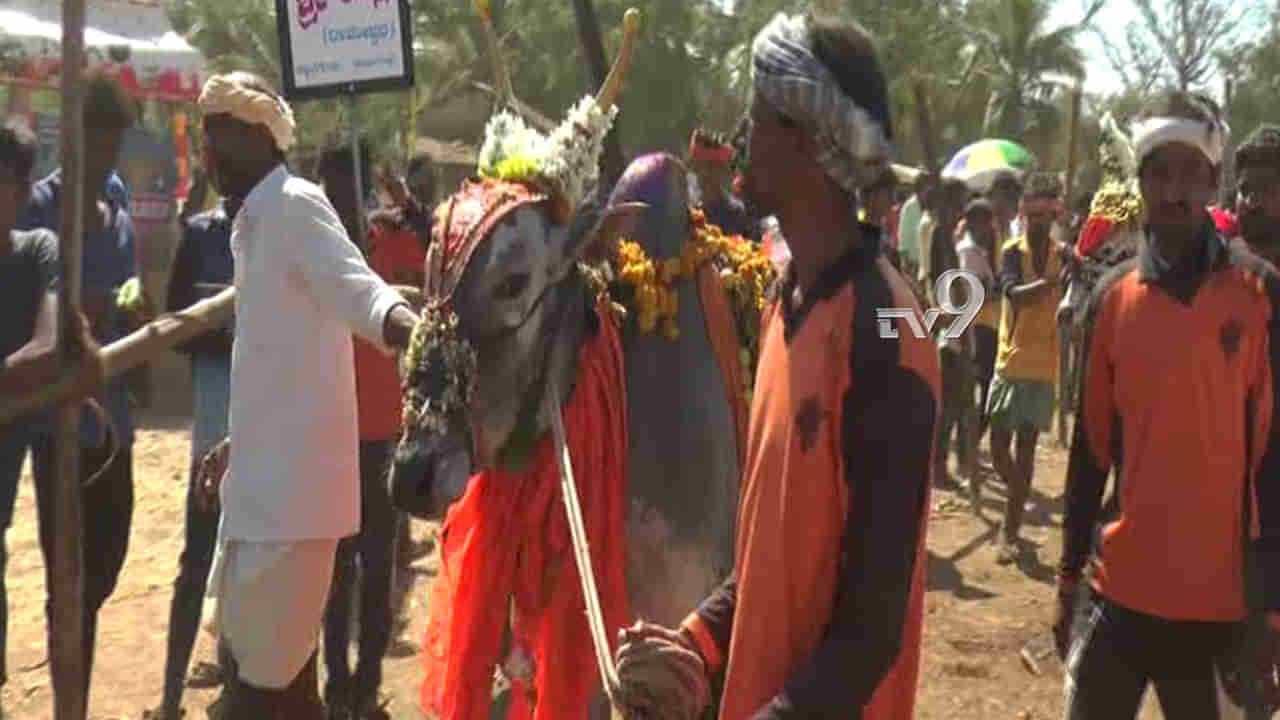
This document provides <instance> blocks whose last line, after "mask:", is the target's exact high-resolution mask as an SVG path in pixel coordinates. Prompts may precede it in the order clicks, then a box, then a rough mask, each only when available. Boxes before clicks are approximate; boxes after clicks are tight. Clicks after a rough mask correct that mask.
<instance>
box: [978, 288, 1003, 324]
mask: <svg viewBox="0 0 1280 720" xmlns="http://www.w3.org/2000/svg"><path fill="white" fill-rule="evenodd" d="M974 323H976V324H977V325H978V327H989V328H991V329H992V330H999V329H1000V296H999V295H995V294H994V293H993V294H992V295H988V296H987V299H986V300H984V301H983V302H982V309H981V310H979V311H978V317H977V318H975V319H974Z"/></svg>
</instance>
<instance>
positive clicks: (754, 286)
mask: <svg viewBox="0 0 1280 720" xmlns="http://www.w3.org/2000/svg"><path fill="white" fill-rule="evenodd" d="M634 12H635V11H630V12H629V13H628V22H627V24H626V26H625V27H626V32H625V34H624V40H623V45H622V50H621V53H620V56H619V59H618V62H617V64H616V65H615V67H614V70H613V72H612V73H611V74H610V77H609V80H608V81H607V82H606V85H605V88H604V89H602V90H601V92H600V94H599V96H597V97H596V98H594V99H593V98H590V97H586V98H584V99H583V100H582V101H581V102H579V103H578V104H577V105H575V106H574V107H573V109H572V110H571V111H570V112H569V114H568V117H567V118H566V120H565V121H564V122H563V123H562V124H561V125H560V126H559V127H558V128H557V129H556V130H555V131H553V132H552V133H551V134H550V135H549V136H546V137H543V136H541V135H540V134H539V133H537V132H536V131H534V130H532V129H530V128H528V127H527V126H526V125H525V124H524V122H523V121H522V120H521V119H520V118H519V117H518V116H516V115H513V114H511V113H508V112H506V111H502V112H499V113H497V114H496V115H495V116H494V117H492V118H491V119H490V121H489V123H488V125H487V127H486V136H485V141H484V145H483V147H482V149H481V153H480V158H479V174H480V176H481V179H478V180H469V181H467V182H465V183H464V184H463V186H462V187H461V189H460V190H459V191H458V192H456V193H454V194H453V195H452V196H451V197H450V198H448V199H447V200H446V201H444V202H443V203H441V204H440V205H439V206H438V207H437V209H436V213H435V218H434V223H433V238H432V243H431V248H430V251H429V255H428V260H427V278H426V286H425V290H424V295H425V300H426V304H425V307H424V309H423V311H422V316H421V319H420V322H419V324H418V327H417V329H416V331H415V333H414V339H413V342H412V343H411V348H410V351H409V352H408V353H407V354H406V357H405V361H404V364H405V371H406V375H405V378H406V379H405V413H406V417H405V430H404V434H403V436H402V438H401V440H400V443H399V445H398V448H397V450H396V453H395V456H394V460H393V463H392V468H391V471H390V478H389V482H390V484H391V487H392V492H393V495H394V497H395V498H396V500H397V503H399V504H400V505H401V506H402V507H404V508H406V509H408V510H409V511H411V512H413V513H414V514H416V515H418V516H420V517H439V516H440V515H442V514H443V515H444V521H443V526H442V531H441V567H440V571H439V574H438V576H437V578H436V580H435V582H434V584H433V586H432V590H431V593H432V598H431V601H430V602H431V604H430V618H429V621H428V628H427V632H426V641H425V643H424V647H423V654H424V664H425V680H424V683H423V687H422V701H423V706H424V710H425V711H426V712H427V713H428V714H429V715H434V716H437V717H440V718H444V719H446V720H453V719H455V718H480V717H484V716H486V714H487V712H488V710H489V708H490V697H491V693H492V691H493V684H492V678H493V675H494V671H495V667H499V668H500V669H501V671H502V673H503V674H504V675H506V677H507V678H508V679H509V680H510V681H511V709H510V711H509V714H508V715H507V717H513V718H557V719H560V718H587V717H603V716H605V713H607V712H608V704H607V703H606V702H604V697H603V694H602V689H605V687H606V686H605V685H604V684H603V683H602V682H601V678H600V674H602V673H596V672H593V670H592V667H591V664H590V661H591V655H592V653H593V644H592V640H593V636H592V634H591V630H590V629H589V627H588V620H587V618H586V617H584V615H585V613H584V610H585V609H587V608H588V607H590V606H591V604H592V602H593V601H594V598H591V597H590V593H584V590H583V587H582V584H581V583H580V581H581V580H582V579H583V578H582V577H580V576H579V572H578V567H577V566H576V565H575V552H582V551H583V550H584V548H582V547H579V545H580V544H579V543H575V541H574V537H573V536H572V532H571V531H574V528H573V527H570V526H571V525H572V524H573V522H572V513H570V515H569V519H566V514H565V511H564V508H563V507H562V505H561V503H562V501H565V500H567V499H568V498H566V497H565V496H564V495H563V494H562V488H563V487H565V485H564V484H562V483H561V482H560V480H561V479H562V478H563V476H564V474H565V472H566V470H567V467H566V465H567V466H568V467H571V472H572V475H573V476H574V477H576V491H574V493H576V495H577V496H578V497H576V498H575V499H576V500H580V506H581V517H582V525H583V526H585V534H586V540H587V542H586V543H585V545H587V546H589V551H590V562H591V565H590V567H591V571H592V572H591V577H592V578H593V579H594V582H595V584H596V587H597V588H598V606H599V608H600V610H601V613H602V615H603V621H604V622H603V624H604V626H605V628H604V629H605V631H606V632H607V634H608V637H609V640H610V641H612V639H613V637H614V636H615V635H616V633H617V631H618V629H620V628H622V627H624V626H626V625H628V624H630V623H631V622H633V621H634V619H635V618H637V617H644V618H646V619H652V620H654V621H657V622H662V623H667V624H676V623H678V622H679V621H680V619H681V617H682V614H683V613H684V612H685V611H687V609H688V608H689V607H692V606H694V605H695V604H696V603H697V602H698V601H699V600H701V599H702V598H703V597H705V595H706V594H707V593H709V592H710V590H711V589H712V588H713V587H715V585H716V584H717V583H718V582H719V580H721V579H722V578H723V576H724V575H726V574H727V573H728V571H729V570H730V568H731V566H732V562H733V556H732V550H733V548H732V543H733V537H734V518H735V510H736V502H737V490H738V476H739V466H740V464H741V458H742V453H743V447H744V443H745V440H744V438H743V437H742V436H743V434H744V432H745V420H746V407H745V393H746V383H745V382H744V377H749V372H750V369H751V366H752V363H753V362H754V360H753V355H752V354H751V353H750V352H747V353H745V355H743V354H742V353H741V352H740V351H741V350H743V349H745V348H744V343H743V342H741V341H740V340H739V338H741V337H746V338H748V339H750V337H751V335H752V333H753V328H754V327H755V326H754V325H753V323H752V321H753V319H754V318H757V317H758V309H757V308H758V307H759V306H761V305H762V304H763V297H762V290H763V287H764V285H765V283H766V282H767V281H768V277H767V271H768V270H770V269H771V267H770V266H769V264H768V262H767V260H766V259H765V258H764V257H763V256H762V255H760V254H759V252H758V251H755V250H754V248H753V247H752V246H750V245H749V244H748V243H745V242H743V241H741V240H740V239H734V238H725V237H723V236H722V235H721V234H720V233H719V232H718V231H717V229H716V228H714V227H713V226H710V225H708V224H707V223H706V222H705V219H704V218H703V217H702V216H701V215H700V214H699V213H697V212H695V211H691V210H690V207H689V201H688V197H687V195H686V192H687V190H686V188H687V184H686V181H685V177H686V170H685V168H684V167H683V166H682V165H681V164H680V163H679V161H678V160H676V159H675V158H673V157H671V156H666V155H655V156H647V157H644V158H641V159H639V160H637V161H635V162H634V163H632V165H631V166H630V167H629V168H628V169H627V171H626V172H625V173H624V175H623V177H622V179H621V180H620V181H619V183H618V185H617V187H616V188H615V189H614V191H613V194H612V196H611V197H606V196H605V195H604V194H603V193H601V192H598V191H596V190H595V189H593V187H594V186H595V185H596V183H597V169H596V168H597V159H598V156H599V154H600V151H601V147H602V145H603V140H604V137H605V135H606V133H607V132H608V130H609V127H610V125H611V122H612V119H613V117H614V115H615V113H616V112H617V109H616V107H614V106H613V99H614V97H615V95H616V93H617V88H618V84H619V81H620V77H621V73H622V72H623V71H624V69H625V66H626V61H627V53H628V52H629V47H630V37H631V32H632V31H633V30H634V19H635V17H634V15H633V13H634ZM499 72H500V74H501V72H502V70H501V68H499ZM499 84H500V85H502V84H504V83H503V81H502V80H501V79H500V81H499ZM508 87H509V86H508ZM624 234H628V235H629V236H630V237H629V239H628V240H625V241H623V240H622V237H623V235H624ZM601 259H603V260H604V261H605V262H596V263H594V264H592V263H589V262H587V261H589V260H596V261H598V260H601ZM753 310H755V311H754V312H753ZM561 408H562V410H561ZM561 429H563V438H561V433H560V430H561ZM553 436H554V438H553ZM553 440H554V441H553ZM561 441H563V445H564V447H563V448H561V447H560V445H561ZM562 451H563V452H562ZM566 454H567V457H566ZM566 459H567V460H568V462H567V463H565V464H562V462H563V461H564V460H566ZM596 638H597V639H598V634H597V636H596ZM597 655H598V656H599V653H597Z"/></svg>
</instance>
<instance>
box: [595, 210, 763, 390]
mask: <svg viewBox="0 0 1280 720" xmlns="http://www.w3.org/2000/svg"><path fill="white" fill-rule="evenodd" d="M690 213H691V218H690V219H691V221H692V225H693V237H692V238H691V240H690V241H689V242H686V243H685V244H684V246H683V247H682V248H681V250H680V254H679V255H678V256H675V257H670V258H666V259H664V260H654V259H652V258H650V257H649V256H648V254H647V253H645V251H644V249H643V248H642V247H640V245H639V243H636V242H632V241H630V240H625V239H623V240H620V241H619V242H618V244H617V247H616V248H615V253H614V258H613V263H612V265H613V268H614V270H615V271H614V272H613V273H611V274H612V275H613V277H614V278H616V281H617V282H616V283H615V285H620V286H621V287H616V288H615V290H616V295H618V296H620V297H622V298H624V306H627V307H628V309H629V310H632V311H634V312H635V314H636V322H637V325H638V327H639V328H640V331H641V332H645V333H648V332H654V331H655V330H660V331H661V332H662V334H663V336H664V337H666V338H667V339H669V340H676V339H678V338H679V337H680V327H679V325H678V324H677V321H676V318H677V312H678V310H679V302H678V293H677V287H676V283H678V282H679V281H680V280H682V279H685V278H692V277H693V276H694V275H695V274H696V273H697V272H698V270H699V269H700V268H702V266H703V265H705V264H706V263H708V262H711V263H714V267H716V269H717V270H718V271H719V276H720V283H721V285H722V286H723V287H724V289H725V290H726V292H727V293H728V297H729V300H730V305H731V306H732V308H733V315H734V322H735V324H736V326H737V330H738V339H739V342H740V343H741V347H740V349H739V356H738V360H739V362H740V363H741V364H742V369H743V374H744V378H745V382H746V383H747V388H746V390H747V394H748V397H750V393H751V387H752V385H753V384H754V381H755V370H756V364H757V363H758V362H759V345H760V319H761V315H762V313H763V311H764V307H765V302H766V299H767V297H768V290H769V288H770V287H771V286H772V285H773V282H774V280H775V278H776V275H777V271H776V270H775V268H774V266H773V263H771V262H770V261H769V257H768V256H767V255H766V254H765V253H764V251H763V250H762V249H761V248H760V247H759V246H757V245H756V244H755V243H752V242H751V241H750V240H748V239H746V238H744V237H742V236H740V235H725V234H724V233H723V232H722V231H721V230H720V228H719V227H718V226H716V225H713V224H711V223H709V222H707V218H706V214H705V213H703V211H702V210H701V209H693V210H691V211H690Z"/></svg>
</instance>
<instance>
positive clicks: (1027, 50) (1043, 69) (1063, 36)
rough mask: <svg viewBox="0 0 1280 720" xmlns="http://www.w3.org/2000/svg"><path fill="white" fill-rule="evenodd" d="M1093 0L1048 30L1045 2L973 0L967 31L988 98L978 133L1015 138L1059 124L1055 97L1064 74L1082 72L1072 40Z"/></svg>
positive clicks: (1089, 13) (1093, 11)
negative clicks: (1073, 19)
mask: <svg viewBox="0 0 1280 720" xmlns="http://www.w3.org/2000/svg"><path fill="white" fill-rule="evenodd" d="M1102 4H1103V0H1094V2H1093V4H1092V5H1091V7H1090V8H1089V9H1088V10H1087V11H1086V12H1085V15H1084V17H1083V18H1082V19H1081V20H1080V22H1078V23H1074V24H1071V25H1065V26H1062V27H1058V28H1053V29H1049V28H1048V27H1047V25H1048V22H1049V11H1050V5H1051V3H1050V1H1049V0H978V2H975V3H974V4H973V5H971V6H970V17H969V21H968V23H966V25H967V26H968V29H969V31H970V35H971V36H972V37H973V38H974V39H975V42H976V44H977V46H978V49H979V51H980V52H981V53H982V55H981V57H982V59H983V72H984V73H985V74H987V76H988V78H989V81H990V86H991V96H990V101H989V102H988V105H987V112H986V118H985V120H984V123H983V126H984V129H983V134H984V135H987V136H992V135H1001V136H1005V137H1010V138H1020V137H1023V136H1025V135H1027V134H1028V133H1030V132H1038V133H1045V132H1047V131H1049V130H1050V129H1051V128H1053V127H1056V123H1059V122H1061V119H1060V118H1059V117H1058V114H1059V113H1058V109H1057V106H1056V104H1055V97H1056V95H1057V94H1058V92H1059V91H1060V90H1061V89H1062V85H1063V81H1064V80H1065V79H1068V78H1081V77H1083V76H1084V58H1083V56H1082V54H1081V52H1080V49H1079V48H1078V47H1077V46H1076V44H1075V39H1076V35H1077V34H1078V33H1080V32H1081V31H1083V30H1084V29H1085V27H1086V26H1087V25H1088V24H1089V23H1090V22H1091V21H1092V19H1093V16H1094V15H1095V14H1096V13H1097V11H1098V10H1099V9H1101V7H1102Z"/></svg>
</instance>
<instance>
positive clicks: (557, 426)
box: [547, 383, 618, 714]
mask: <svg viewBox="0 0 1280 720" xmlns="http://www.w3.org/2000/svg"><path fill="white" fill-rule="evenodd" d="M547 405H548V406H549V414H550V415H551V417H550V420H551V433H552V435H553V436H554V437H555V443H556V460H557V461H558V462H559V464H560V495H561V496H562V497H563V498H564V509H565V513H566V514H567V515H568V516H569V534H570V535H571V536H572V537H573V558H574V560H575V561H577V565H578V577H579V578H580V579H581V581H582V597H583V599H584V600H585V601H586V605H587V624H588V625H589V626H590V628H591V644H592V645H593V646H594V648H595V651H596V664H597V665H598V666H599V669H600V679H601V680H602V681H603V684H604V692H605V695H606V696H607V697H608V698H609V705H610V707H612V708H617V707H618V703H617V698H616V697H615V691H616V690H617V688H618V669H617V668H616V667H614V664H613V653H612V652H611V651H610V650H609V635H608V630H606V629H605V624H604V609H603V608H601V606H600V593H599V591H598V590H596V576H595V571H594V570H593V569H592V568H593V566H592V564H591V549H590V547H588V544H587V529H586V524H585V523H584V522H583V520H582V506H581V504H580V503H579V501H578V487H577V485H576V484H575V483H574V481H573V460H572V458H570V457H569V442H568V438H567V437H566V434H565V430H564V418H563V417H562V416H561V409H560V393H559V391H558V390H557V389H556V387H555V383H549V384H548V387H547ZM615 714H616V713H615Z"/></svg>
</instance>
